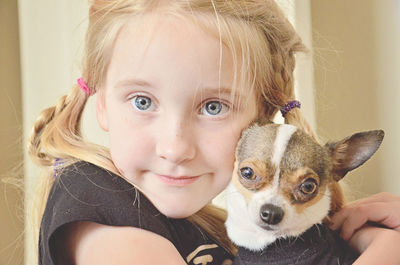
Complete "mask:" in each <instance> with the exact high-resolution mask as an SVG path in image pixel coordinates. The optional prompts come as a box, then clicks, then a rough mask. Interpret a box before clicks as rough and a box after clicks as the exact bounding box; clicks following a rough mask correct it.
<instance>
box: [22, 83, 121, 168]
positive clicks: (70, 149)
mask: <svg viewBox="0 0 400 265" xmlns="http://www.w3.org/2000/svg"><path fill="white" fill-rule="evenodd" d="M87 99H88V96H87V95H86V94H85V93H83V92H82V91H81V90H80V89H79V87H78V86H74V87H73V89H72V90H71V92H70V94H69V95H65V96H63V97H61V98H60V100H59V101H58V103H57V104H56V105H55V106H53V107H50V108H48V109H45V110H44V111H43V112H42V113H41V115H40V116H39V118H38V120H37V121H36V123H35V125H34V127H33V131H32V134H31V137H30V140H29V146H28V148H29V154H30V156H31V157H32V159H33V160H34V161H35V162H36V163H37V164H39V165H41V166H47V167H48V166H52V165H53V163H54V160H55V159H56V158H62V159H63V160H68V161H70V162H74V161H76V160H85V161H88V162H90V163H93V164H96V165H98V166H101V167H103V168H106V169H107V170H109V171H112V172H114V173H117V172H118V171H117V170H116V169H115V167H114V164H113V163H112V162H111V159H110V154H109V151H108V150H107V149H106V148H105V147H101V146H98V145H95V144H91V143H87V142H85V141H84V140H83V138H82V135H81V128H80V127H81V117H82V112H83V110H84V107H85V105H86V101H87ZM93 154H96V155H93Z"/></svg>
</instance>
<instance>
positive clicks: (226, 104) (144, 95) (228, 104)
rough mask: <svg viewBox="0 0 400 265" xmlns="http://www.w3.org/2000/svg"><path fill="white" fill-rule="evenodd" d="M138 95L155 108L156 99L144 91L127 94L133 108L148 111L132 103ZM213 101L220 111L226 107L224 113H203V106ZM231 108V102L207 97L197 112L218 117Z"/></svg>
mask: <svg viewBox="0 0 400 265" xmlns="http://www.w3.org/2000/svg"><path fill="white" fill-rule="evenodd" d="M138 97H143V98H147V99H149V100H150V101H151V105H150V107H151V106H154V105H155V108H156V109H157V104H156V101H155V100H153V99H152V97H151V96H149V95H146V94H144V93H135V94H131V95H129V96H128V101H130V102H131V104H132V107H133V108H135V109H136V110H137V111H140V112H148V110H147V109H146V110H140V109H138V107H137V105H136V106H134V105H133V102H132V100H133V99H135V98H138ZM213 102H217V103H219V104H221V105H222V107H221V111H222V108H226V111H225V113H222V114H219V113H217V114H216V115H211V114H205V113H203V108H205V107H206V106H207V104H208V103H213ZM150 107H149V108H150ZM232 108H233V106H232V104H231V103H228V102H225V101H224V100H221V99H217V98H215V99H207V100H205V101H203V102H202V103H201V104H200V109H199V114H203V115H205V116H208V117H218V118H219V117H221V116H224V115H226V113H228V112H229V111H231V110H232Z"/></svg>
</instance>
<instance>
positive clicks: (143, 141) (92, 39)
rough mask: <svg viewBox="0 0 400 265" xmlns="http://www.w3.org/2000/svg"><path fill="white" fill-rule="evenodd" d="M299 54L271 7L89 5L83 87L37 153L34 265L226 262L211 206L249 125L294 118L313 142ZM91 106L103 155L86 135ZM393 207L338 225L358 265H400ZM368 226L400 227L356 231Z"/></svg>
mask: <svg viewBox="0 0 400 265" xmlns="http://www.w3.org/2000/svg"><path fill="white" fill-rule="evenodd" d="M303 50H304V47H303V45H302V43H301V40H300V39H299V37H298V35H297V34H296V33H295V31H294V30H293V28H292V26H291V25H290V24H289V23H288V21H287V20H286V19H285V17H284V16H283V14H282V12H281V11H280V10H279V9H278V7H277V5H276V4H275V3H274V2H273V1H266V0H265V1H261V0H260V1H254V0H240V1H239V0H238V1H223V0H218V1H217V0H192V1H189V0H185V1H172V0H170V1H157V0H120V1H117V0H116V1H112V0H94V1H93V3H92V5H91V8H90V20H89V28H88V32H87V36H86V48H85V57H84V61H83V63H84V67H83V77H82V78H80V79H79V80H78V84H77V85H76V86H74V87H73V88H72V90H71V92H70V93H69V94H68V95H66V96H64V97H62V98H61V99H60V101H59V102H58V103H57V104H56V105H55V106H54V107H51V108H49V109H46V110H45V111H43V113H42V114H41V116H40V117H39V119H38V121H37V123H36V124H35V126H34V131H33V135H32V138H31V141H30V154H31V155H32V157H33V159H34V160H35V161H36V162H37V163H38V164H40V165H42V166H44V167H47V168H48V169H49V176H46V177H45V178H44V179H43V187H42V188H43V189H42V190H43V191H44V192H43V193H44V194H43V200H44V201H46V205H45V207H44V209H42V210H41V212H40V213H41V214H42V219H41V226H40V234H39V264H46V265H47V264H85V265H87V264H97V265H98V264H174V265H177V264H231V260H232V259H233V257H234V253H235V248H234V246H233V245H232V244H231V243H230V241H229V239H228V238H227V236H226V233H225V229H224V220H225V212H224V211H223V210H220V209H218V208H216V207H214V206H212V205H211V204H210V202H211V200H212V199H213V198H214V197H215V196H216V195H217V194H219V193H220V192H221V191H222V190H223V189H224V188H225V187H226V186H227V184H228V183H229V181H230V178H231V175H232V170H233V162H234V161H233V160H234V150H235V146H236V143H237V141H238V139H239V137H240V133H241V131H242V130H243V129H244V128H245V127H246V126H247V125H249V123H250V122H251V121H253V120H255V119H259V118H264V119H265V118H266V119H271V118H272V117H273V116H274V115H275V114H276V112H277V111H278V110H279V109H281V108H285V107H286V110H287V111H289V112H288V113H287V114H286V115H285V122H287V123H291V124H295V125H296V126H299V127H300V128H302V129H304V130H305V131H307V132H308V133H310V134H313V133H312V131H311V130H310V128H309V126H308V125H307V123H306V122H305V121H304V120H303V119H302V117H301V113H300V111H299V109H298V108H296V107H298V105H297V104H296V103H294V101H293V100H294V92H293V69H294V65H295V60H294V54H295V53H296V52H297V51H303ZM94 94H96V95H97V119H98V123H99V125H100V127H101V128H102V129H103V130H105V131H107V132H108V133H109V139H110V147H109V150H108V149H106V148H104V147H100V146H96V145H93V144H90V143H88V142H86V141H84V139H82V136H81V132H80V121H81V115H82V111H83V109H84V107H85V104H86V101H87V99H88V97H89V96H92V95H94ZM399 201H400V200H399V198H397V197H395V196H392V195H388V194H381V195H379V196H375V197H371V198H368V199H365V200H364V201H361V202H357V203H356V204H353V205H352V206H349V207H347V208H346V209H345V210H343V211H341V212H340V213H339V214H338V215H337V216H335V219H334V220H335V222H334V226H335V227H334V228H335V229H337V228H340V227H341V225H342V224H343V229H342V231H343V236H344V237H345V238H347V239H350V243H352V244H353V246H354V247H356V248H357V249H358V250H359V251H364V252H363V253H362V255H361V256H360V258H359V260H358V261H359V262H360V264H368V262H372V263H373V264H376V263H377V262H378V261H379V263H384V264H389V262H392V263H396V262H397V263H398V262H400V257H399V253H398V251H395V249H394V248H395V247H394V246H395V244H399V243H400V235H399V233H398V232H396V231H395V229H396V228H398V227H399V226H400V216H399V212H400V206H399ZM380 205H384V206H385V207H389V208H384V207H380ZM396 207H397V209H399V210H398V211H397V212H395V213H394V214H392V215H391V219H390V218H389V219H388V218H385V217H388V216H389V215H390V213H391V210H388V209H393V208H396ZM357 209H364V210H365V209H367V210H365V211H360V210H357ZM378 209H379V210H378ZM382 209H383V210H382ZM368 220H372V221H376V222H380V223H381V224H383V225H385V226H387V227H388V228H393V229H384V228H374V227H367V228H363V229H359V228H360V227H361V226H363V225H364V224H365V223H366V222H367V221H368ZM354 231H357V232H356V233H354ZM378 254H379V255H381V256H380V257H379V259H378V256H377V255H378ZM396 255H397V256H396ZM385 259H386V260H385ZM385 262H386V263H385ZM372 263H371V264H372Z"/></svg>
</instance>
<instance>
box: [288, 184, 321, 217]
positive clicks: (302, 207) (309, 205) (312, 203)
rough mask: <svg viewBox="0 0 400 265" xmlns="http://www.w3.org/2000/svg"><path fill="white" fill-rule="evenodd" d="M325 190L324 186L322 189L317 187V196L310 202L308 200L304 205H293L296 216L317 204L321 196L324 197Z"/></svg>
mask: <svg viewBox="0 0 400 265" xmlns="http://www.w3.org/2000/svg"><path fill="white" fill-rule="evenodd" d="M325 190H326V187H325V186H324V187H319V191H318V194H317V196H315V197H314V198H313V199H311V200H309V201H308V202H305V203H298V204H294V207H295V209H296V212H297V213H298V214H301V213H302V212H303V211H304V210H305V209H307V208H308V207H311V206H312V205H314V204H316V203H317V202H319V200H321V198H322V197H323V196H325Z"/></svg>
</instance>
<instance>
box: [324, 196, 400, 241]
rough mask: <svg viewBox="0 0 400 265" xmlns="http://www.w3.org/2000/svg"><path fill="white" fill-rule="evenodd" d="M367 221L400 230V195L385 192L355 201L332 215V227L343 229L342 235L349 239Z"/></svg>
mask: <svg viewBox="0 0 400 265" xmlns="http://www.w3.org/2000/svg"><path fill="white" fill-rule="evenodd" d="M367 222H375V223H377V224H379V225H382V226H385V227H387V228H391V229H393V230H396V231H399V232H400V197H399V196H395V195H393V194H389V193H385V192H383V193H378V194H375V195H373V196H370V197H368V198H364V199H361V200H357V201H354V202H352V203H350V204H348V205H346V206H345V207H343V209H342V210H340V211H339V212H338V213H336V214H335V215H334V216H333V217H332V225H331V229H333V230H337V229H341V233H340V235H341V237H342V238H343V239H345V240H349V239H350V238H351V237H352V236H353V234H354V233H355V231H357V230H359V229H360V228H361V227H363V226H364V225H365V224H366V223H367ZM352 241H353V243H355V242H354V239H352Z"/></svg>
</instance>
